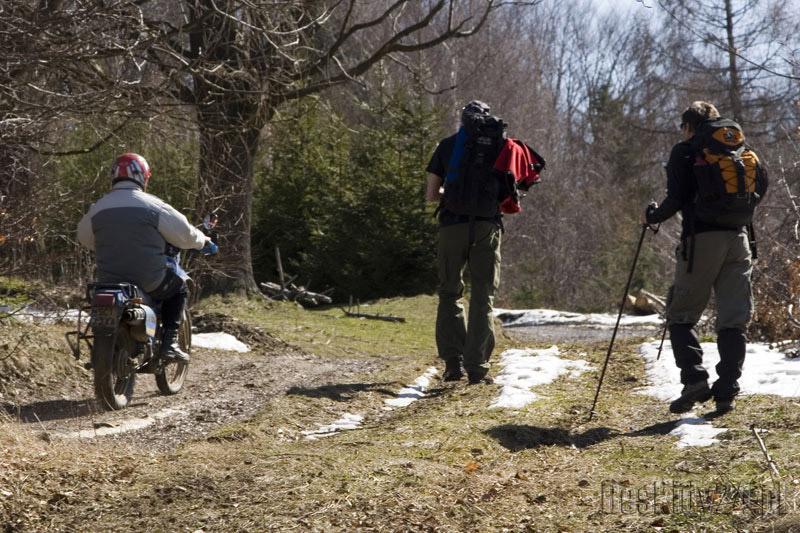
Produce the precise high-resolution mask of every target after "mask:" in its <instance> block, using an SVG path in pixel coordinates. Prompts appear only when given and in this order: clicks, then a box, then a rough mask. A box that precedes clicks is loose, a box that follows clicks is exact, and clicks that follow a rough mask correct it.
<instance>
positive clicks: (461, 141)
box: [444, 126, 467, 183]
mask: <svg viewBox="0 0 800 533" xmlns="http://www.w3.org/2000/svg"><path fill="white" fill-rule="evenodd" d="M466 144H467V130H465V129H464V127H463V126H462V127H460V128H459V129H458V133H457V134H456V142H455V145H454V146H453V153H451V154H450V161H448V162H447V175H446V176H445V180H444V182H445V183H451V182H453V181H455V180H456V179H458V173H459V170H460V169H461V159H462V158H463V157H464V147H465V146H466Z"/></svg>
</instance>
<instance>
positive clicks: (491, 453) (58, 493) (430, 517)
mask: <svg viewBox="0 0 800 533" xmlns="http://www.w3.org/2000/svg"><path fill="white" fill-rule="evenodd" d="M233 305H234V303H231V304H230V307H227V308H226V309H225V312H231V311H232V310H233V307H232V306H233ZM258 305H260V304H258ZM258 305H257V304H253V303H248V304H247V305H246V306H242V307H237V309H244V310H245V311H241V313H242V315H241V316H240V317H239V318H241V319H242V320H249V321H252V322H253V323H257V324H259V325H261V326H263V327H264V328H265V330H267V331H268V332H269V333H272V334H276V335H278V336H280V337H281V338H283V339H284V340H287V341H290V342H292V343H295V344H299V345H301V346H302V347H303V348H304V349H309V350H312V351H313V350H314V348H319V349H320V350H321V351H324V352H325V354H326V356H328V357H331V358H336V357H339V356H341V355H345V354H346V355H347V356H348V357H351V358H352V357H364V358H381V359H383V360H385V362H386V366H385V369H384V370H382V371H380V372H378V373H373V374H368V375H364V376H361V379H360V380H359V381H358V382H357V383H340V384H335V385H331V386H327V387H318V388H316V389H309V390H306V389H296V390H293V391H290V393H289V394H287V395H284V396H280V397H277V398H276V399H274V400H273V401H271V402H270V403H269V404H267V405H265V406H264V408H263V409H262V410H261V412H260V413H259V414H258V415H257V416H256V417H254V418H253V419H252V420H250V421H248V422H245V423H237V424H235V425H232V426H229V427H223V428H220V429H219V430H218V431H217V432H215V433H214V434H212V435H211V436H210V437H209V438H207V439H205V440H202V441H195V442H191V443H188V444H186V445H184V446H182V447H181V448H180V449H178V450H175V451H174V453H170V454H166V455H154V456H145V457H140V456H139V455H138V454H137V452H136V450H134V449H127V448H126V449H119V448H117V447H115V446H114V443H113V441H112V440H104V441H98V442H94V443H75V442H64V441H57V442H45V441H41V440H38V439H37V435H36V432H35V431H32V432H30V433H25V432H22V433H20V432H19V431H18V429H17V427H16V426H14V425H8V424H5V425H3V426H0V449H2V452H3V453H2V456H0V457H2V459H0V462H1V463H2V465H0V466H2V468H0V491H10V492H12V494H13V497H3V496H2V495H0V525H3V526H5V527H6V529H7V530H10V531H16V530H31V531H40V530H81V531H89V530H96V531H99V530H118V531H145V530H147V531H167V530H169V531H177V530H188V531H195V530H197V529H202V530H204V531H264V530H274V531H289V530H301V531H308V530H310V531H354V530H359V531H504V530H505V531H622V530H628V531H645V530H652V529H653V528H656V527H659V528H663V529H662V530H663V531H701V530H716V531H734V530H742V529H748V530H759V529H764V530H769V527H770V525H771V524H773V523H774V524H775V526H776V530H778V531H791V528H792V527H794V526H795V524H796V523H797V517H796V516H795V515H788V516H776V515H769V514H765V512H764V511H765V510H766V509H760V508H758V507H757V506H756V505H755V504H754V503H753V502H752V501H750V502H745V501H744V500H743V498H738V499H737V498H731V501H727V500H725V499H724V498H722V497H721V496H720V495H719V494H717V495H716V496H715V495H714V494H709V493H707V494H705V496H706V497H707V498H708V500H707V501H709V502H712V503H713V504H714V505H713V507H711V508H708V507H706V508H697V507H696V508H694V509H688V508H684V509H682V510H681V509H680V508H678V507H675V506H673V505H672V504H671V503H670V504H669V505H667V507H663V508H662V506H661V505H660V504H661V503H669V502H668V501H667V500H663V501H659V505H657V506H655V507H653V506H651V505H644V504H641V505H642V507H641V508H640V511H641V512H637V511H636V509H635V504H636V498H635V496H633V500H632V501H633V502H634V504H633V505H634V508H633V509H632V510H630V509H628V510H624V509H616V510H615V509H611V508H608V507H606V509H605V510H606V511H611V512H605V513H604V512H602V511H603V503H604V502H603V501H601V486H602V484H603V483H604V482H606V487H608V486H610V485H608V483H614V486H615V487H617V488H618V489H619V490H627V489H630V490H636V489H641V490H646V489H648V488H649V487H651V486H652V483H654V482H660V483H670V482H675V483H684V484H685V483H690V482H693V483H694V484H695V486H696V487H698V488H707V489H711V488H714V487H716V486H728V487H730V486H741V487H756V488H757V487H770V486H771V485H770V479H769V474H768V472H767V470H766V468H765V461H764V458H763V456H762V455H761V452H760V451H759V449H758V447H757V445H756V442H755V440H754V438H753V436H752V434H751V433H750V430H749V427H750V425H751V424H756V425H757V426H758V427H762V428H769V432H768V433H767V434H766V436H765V440H766V442H767V446H768V447H769V449H770V451H771V453H772V455H773V458H774V459H775V460H776V462H777V464H778V466H779V468H780V470H781V472H782V475H783V479H784V481H785V483H786V484H785V493H786V496H787V497H789V498H793V497H794V495H795V488H796V487H797V485H796V484H794V481H793V480H794V479H798V478H800V442H798V439H797V436H798V434H800V405H798V402H797V401H796V400H787V399H781V398H774V397H748V398H744V399H743V400H742V401H741V402H740V406H739V409H738V410H737V411H736V412H735V413H733V414H731V415H728V416H726V417H725V418H723V419H721V420H719V421H718V425H723V426H725V427H728V428H731V429H730V431H729V432H728V433H727V434H726V435H725V436H724V438H723V440H722V442H721V443H720V444H718V445H715V446H712V447H709V448H689V449H679V448H677V447H676V446H675V442H676V439H675V438H674V437H672V436H669V435H666V433H668V432H669V430H670V429H671V428H672V425H671V423H670V422H671V421H673V420H674V418H673V417H670V416H669V415H668V414H667V413H666V406H665V405H663V404H662V403H659V402H657V401H655V400H653V399H652V398H649V397H647V396H643V395H639V394H636V393H634V392H632V389H634V388H635V387H637V386H640V385H642V384H643V383H644V371H643V365H642V362H641V359H640V358H639V357H638V355H637V354H636V344H635V343H633V342H629V343H623V344H622V345H621V346H620V348H619V350H618V352H617V353H615V355H614V359H613V360H612V363H611V364H612V366H611V368H610V371H609V374H608V375H607V383H606V386H605V388H604V393H603V395H602V397H601V403H600V406H599V411H598V416H597V417H596V418H595V420H594V421H593V422H591V423H586V414H587V413H586V409H587V408H588V405H589V404H590V403H591V398H592V395H593V392H594V385H595V379H596V374H594V373H587V374H584V375H583V376H582V377H580V378H578V379H570V380H567V379H562V380H559V381H557V382H555V383H553V384H552V385H549V386H545V387H542V389H541V391H540V392H541V393H542V394H543V395H544V398H543V399H541V400H540V401H538V402H536V403H534V404H531V405H530V406H528V407H526V408H524V409H521V410H519V411H508V410H496V409H489V406H490V404H491V402H492V401H493V399H494V398H495V397H496V394H497V391H498V387H497V386H478V387H466V386H465V385H464V384H463V383H461V384H456V385H447V386H440V385H436V386H435V387H434V389H433V390H432V391H431V394H430V396H429V397H428V398H426V399H425V400H423V401H418V402H416V403H413V404H411V405H410V406H409V407H407V408H403V409H397V410H394V411H385V410H384V409H383V406H384V403H383V402H384V400H385V399H386V398H388V397H391V392H392V391H396V390H398V389H399V388H400V386H402V385H403V384H405V383H409V382H410V381H411V380H413V379H414V378H415V377H416V376H418V375H419V374H421V373H422V371H424V369H425V368H426V367H427V366H428V365H429V364H430V363H431V362H432V361H433V358H432V353H433V344H432V338H431V332H432V312H433V300H432V299H430V298H420V299H412V300H396V301H393V302H388V303H382V304H381V305H382V306H383V309H385V310H384V311H383V312H385V313H389V312H391V313H392V314H402V313H406V314H407V315H409V316H413V317H416V316H418V318H414V319H413V320H417V322H411V323H410V324H407V325H406V326H401V325H396V324H387V325H384V324H378V323H375V324H373V323H372V322H365V321H353V323H349V322H345V320H344V319H341V318H337V317H336V315H337V313H338V314H339V315H340V314H341V313H340V312H339V311H337V310H330V311H321V312H320V311H317V312H302V311H299V310H297V311H293V310H291V309H285V308H283V307H281V309H280V311H281V312H276V308H275V307H273V308H272V309H269V308H266V309H265V308H263V307H261V308H259V307H258ZM281 305H283V304H281ZM265 317H267V318H265ZM389 326H391V327H389ZM392 328H394V329H392ZM320 331H325V332H326V333H325V334H322V333H320ZM323 339H326V340H323ZM387 339H392V341H391V342H387ZM328 340H329V341H330V342H327V341H328ZM508 342H509V341H508V340H505V341H504V343H506V344H508ZM562 352H563V354H564V357H568V358H578V357H580V358H585V359H589V360H591V361H592V362H593V363H595V365H596V366H597V365H599V363H601V361H602V358H603V356H604V355H605V346H604V345H603V344H595V345H589V346H586V345H573V346H562ZM334 381H335V380H334ZM346 412H349V413H360V414H363V415H365V417H366V418H365V423H364V425H363V426H362V427H361V428H360V429H358V430H354V431H349V432H344V433H341V434H338V435H336V436H331V437H326V438H322V439H318V440H308V439H305V438H304V436H303V434H302V431H304V430H309V429H315V428H316V427H318V425H320V424H327V423H330V422H332V421H333V420H335V419H337V418H339V417H340V416H341V415H342V414H344V413H346ZM110 451H111V453H109V452H110ZM7 487H11V488H7ZM0 494H4V493H2V492H0ZM722 496H724V494H723V495H722ZM786 503H793V500H787V501H786ZM623 511H625V512H623ZM776 519H777V521H776Z"/></svg>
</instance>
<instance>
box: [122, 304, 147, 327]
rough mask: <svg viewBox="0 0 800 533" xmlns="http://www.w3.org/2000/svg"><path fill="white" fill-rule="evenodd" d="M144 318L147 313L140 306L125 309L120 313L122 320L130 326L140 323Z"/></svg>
mask: <svg viewBox="0 0 800 533" xmlns="http://www.w3.org/2000/svg"><path fill="white" fill-rule="evenodd" d="M145 318H147V313H146V312H145V310H144V309H142V308H141V307H133V308H130V309H126V310H125V312H124V313H122V320H124V321H125V322H126V323H127V324H129V325H131V326H134V325H137V324H141V323H142V322H144V319H145Z"/></svg>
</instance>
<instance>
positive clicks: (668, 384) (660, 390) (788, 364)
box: [639, 340, 800, 401]
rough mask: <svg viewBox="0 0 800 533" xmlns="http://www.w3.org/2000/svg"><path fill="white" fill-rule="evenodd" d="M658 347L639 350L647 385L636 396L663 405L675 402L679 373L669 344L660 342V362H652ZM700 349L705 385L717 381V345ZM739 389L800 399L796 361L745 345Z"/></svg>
mask: <svg viewBox="0 0 800 533" xmlns="http://www.w3.org/2000/svg"><path fill="white" fill-rule="evenodd" d="M658 345H659V341H653V342H648V343H645V344H643V345H642V346H641V347H640V348H639V353H641V355H642V357H643V358H644V361H645V363H644V365H645V371H646V372H647V378H648V380H649V382H650V385H649V386H647V387H644V388H643V389H641V390H640V391H639V392H642V393H644V394H649V395H651V396H655V397H656V398H658V399H659V400H665V401H666V400H671V399H673V398H676V397H677V396H678V395H679V394H680V393H681V379H680V370H678V367H677V366H675V358H674V357H673V355H672V348H671V346H670V343H669V340H667V341H666V342H664V350H663V351H662V352H661V359H660V360H658V361H656V355H657V353H658ZM700 346H701V347H702V348H703V366H704V367H705V368H706V370H708V374H709V384H711V383H713V382H714V381H715V380H716V379H717V371H716V369H715V366H716V364H717V363H718V362H719V352H718V351H717V345H716V343H711V342H704V343H702V344H701V345H700ZM739 386H740V387H741V389H742V390H741V394H775V395H777V396H785V397H797V396H800V359H796V358H795V359H790V358H788V357H786V355H784V354H783V353H782V352H779V351H778V350H774V349H771V348H770V347H769V346H768V345H766V344H760V343H754V344H748V345H747V355H746V356H745V359H744V369H743V370H742V377H741V378H740V379H739Z"/></svg>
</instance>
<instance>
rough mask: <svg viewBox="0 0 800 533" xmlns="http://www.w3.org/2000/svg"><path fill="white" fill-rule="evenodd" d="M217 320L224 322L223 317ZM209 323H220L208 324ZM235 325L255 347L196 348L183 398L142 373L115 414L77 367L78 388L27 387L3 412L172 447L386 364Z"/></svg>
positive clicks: (63, 428) (50, 430)
mask: <svg viewBox="0 0 800 533" xmlns="http://www.w3.org/2000/svg"><path fill="white" fill-rule="evenodd" d="M214 318H216V319H218V318H219V317H214ZM202 323H203V322H201V324H202ZM207 323H208V321H206V324H207ZM212 323H213V324H214V325H219V320H214V321H212ZM209 327H213V325H206V326H205V327H204V329H206V330H207V329H208V328H209ZM228 329H230V328H228ZM232 329H233V330H234V331H231V333H233V334H237V335H238V336H240V338H242V337H244V338H243V340H245V342H248V344H249V345H250V348H251V350H252V351H250V352H247V353H236V352H230V351H221V350H209V349H202V348H194V349H193V351H192V363H191V366H190V370H189V375H188V376H187V378H186V384H185V385H184V389H183V390H182V391H181V392H180V393H179V394H177V395H175V396H162V395H160V394H159V392H158V389H157V388H156V385H155V379H154V377H153V376H152V375H149V374H139V375H137V382H136V388H135V391H134V396H133V400H132V402H131V404H130V405H129V406H128V407H127V408H126V409H123V410H121V411H116V412H107V411H104V410H102V409H101V408H100V407H99V405H98V404H97V402H96V401H95V399H94V395H93V390H92V377H91V373H90V372H87V371H83V370H77V372H80V373H81V374H83V375H84V378H85V379H82V380H80V379H79V380H78V385H77V387H76V385H75V380H74V379H71V380H64V383H63V384H60V385H54V386H49V387H45V388H39V389H35V390H30V391H26V392H25V393H24V394H22V395H20V396H18V397H17V398H16V399H15V400H14V401H13V402H12V401H0V413H1V412H3V410H4V411H5V412H6V413H8V414H9V415H11V417H12V418H14V419H16V420H17V421H18V423H20V424H22V425H24V426H27V427H28V428H30V429H33V430H35V431H38V432H40V435H41V438H43V439H45V440H52V439H60V438H77V437H80V438H101V439H112V440H114V441H115V442H119V441H124V442H131V443H134V442H135V443H136V445H137V447H144V448H147V449H149V450H151V451H165V450H169V449H172V448H174V447H175V446H176V445H177V444H178V443H180V442H183V441H186V440H189V439H193V438H198V437H203V436H206V435H208V434H209V433H211V432H213V431H214V430H215V429H217V428H218V427H219V426H221V425H223V424H227V423H230V422H232V421H236V420H244V419H248V418H250V417H252V416H253V415H254V414H255V413H256V412H257V411H258V410H259V409H261V408H262V407H263V406H264V404H266V403H268V402H269V401H270V399H271V398H273V397H275V396H277V395H283V394H285V393H286V392H287V391H288V390H289V389H291V388H292V387H303V388H308V387H318V386H324V385H327V384H332V383H337V382H341V381H342V380H343V379H345V380H346V379H348V378H350V377H352V376H353V375H356V374H362V373H364V372H369V371H373V370H376V369H377V367H378V366H379V363H377V362H375V361H364V360H355V359H354V360H342V359H323V358H320V357H317V356H315V355H310V354H307V353H303V352H302V351H301V350H299V349H297V348H295V347H292V346H289V345H287V344H285V343H282V342H280V341H277V339H274V338H273V337H269V336H264V335H263V333H261V332H250V333H251V334H250V335H247V332H245V331H243V329H242V327H241V326H238V331H236V330H237V327H233V328H232ZM76 364H77V363H76Z"/></svg>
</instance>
